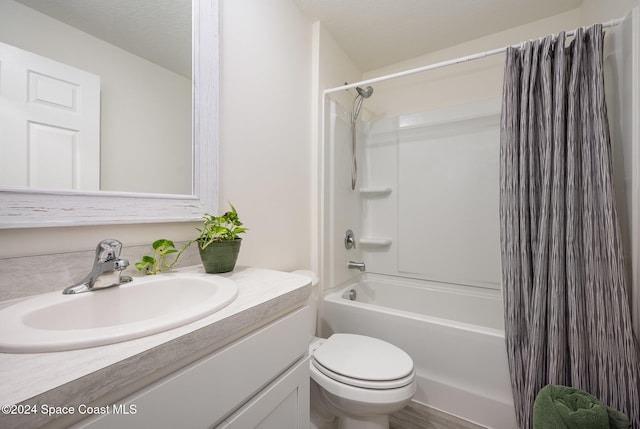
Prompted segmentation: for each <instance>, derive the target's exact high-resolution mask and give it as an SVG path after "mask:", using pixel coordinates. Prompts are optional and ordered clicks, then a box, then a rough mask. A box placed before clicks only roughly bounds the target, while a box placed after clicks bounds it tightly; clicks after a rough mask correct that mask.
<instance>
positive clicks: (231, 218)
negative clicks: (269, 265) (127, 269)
mask: <svg viewBox="0 0 640 429" xmlns="http://www.w3.org/2000/svg"><path fill="white" fill-rule="evenodd" d="M229 206H231V211H228V212H226V213H224V214H223V215H222V216H214V215H211V214H208V213H206V214H205V215H204V216H203V221H202V228H196V229H197V230H198V231H199V232H200V235H199V236H198V238H196V239H194V240H191V241H190V242H188V243H187V244H186V245H185V246H184V247H183V248H182V249H181V250H178V249H176V248H175V245H174V243H173V241H171V240H167V239H164V238H163V239H160V240H156V241H154V242H153V244H152V247H153V251H154V253H153V255H152V256H143V257H142V261H139V262H136V264H135V265H136V268H137V269H138V270H140V271H144V272H145V273H146V274H157V273H159V272H161V271H165V270H169V269H171V268H172V267H173V266H174V265H175V264H176V263H177V262H178V259H179V258H180V255H182V253H183V252H184V251H185V250H186V249H187V247H189V246H190V245H191V244H193V243H198V250H199V252H200V259H201V260H202V265H203V266H204V270H205V271H206V272H207V273H212V274H213V273H226V272H229V271H232V270H233V268H234V267H235V265H236V261H237V259H238V254H239V253H240V244H241V243H242V239H241V238H240V237H239V236H238V235H239V234H243V233H244V232H245V231H247V228H244V227H243V226H242V222H241V221H240V218H239V217H238V212H237V211H236V208H235V207H234V206H233V204H231V203H229ZM173 254H175V259H173V261H170V260H169V259H168V258H167V256H168V255H173Z"/></svg>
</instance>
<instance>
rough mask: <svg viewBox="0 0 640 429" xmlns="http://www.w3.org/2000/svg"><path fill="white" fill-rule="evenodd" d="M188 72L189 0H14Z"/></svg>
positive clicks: (124, 47) (189, 58) (138, 53)
mask: <svg viewBox="0 0 640 429" xmlns="http://www.w3.org/2000/svg"><path fill="white" fill-rule="evenodd" d="M16 1H18V2H19V3H22V4H24V5H26V6H29V7H31V8H33V9H35V10H37V11H39V12H41V13H44V14H46V15H49V16H50V17H52V18H54V19H57V20H58V21H62V22H64V23H65V24H68V25H71V26H73V27H76V28H77V29H79V30H81V31H84V32H85V33H89V34H91V35H93V36H96V37H98V38H100V39H102V40H104V41H106V42H108V43H111V44H112V45H115V46H118V47H120V48H122V49H125V50H127V51H129V52H131V53H133V54H135V55H138V56H140V57H142V58H145V59H147V60H149V61H151V62H153V63H156V64H159V65H161V66H163V67H165V68H167V69H169V70H171V71H174V72H176V73H178V74H181V75H183V76H187V77H191V0H154V1H149V0H16Z"/></svg>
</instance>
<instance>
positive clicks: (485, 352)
mask: <svg viewBox="0 0 640 429" xmlns="http://www.w3.org/2000/svg"><path fill="white" fill-rule="evenodd" d="M321 315H322V316H321V320H320V326H321V333H322V335H323V336H328V335H331V334H332V333H336V332H347V333H354V334H362V335H369V336H372V337H377V338H380V339H383V340H385V341H388V342H390V343H392V344H395V345H397V346H398V347H401V348H402V349H404V350H405V351H406V352H407V353H409V355H411V357H412V358H413V360H414V364H415V367H416V378H417V384H418V390H417V392H416V395H415V397H414V400H415V401H417V402H420V403H423V404H426V405H428V406H430V407H434V408H437V409H439V410H442V411H444V412H447V413H449V414H452V415H455V416H458V417H461V418H463V419H466V420H469V421H472V422H475V423H477V424H480V425H482V426H486V427H490V428H496V429H513V428H517V423H516V419H515V411H514V407H513V398H512V395H511V384H510V381H509V370H508V364H507V355H506V348H505V342H504V325H503V310H502V298H501V296H500V293H499V291H492V290H483V289H479V288H472V287H464V286H458V285H450V284H439V283H431V282H425V281H413V280H403V279H398V278H397V277H389V276H380V275H372V274H366V275H365V276H363V279H362V281H360V282H358V283H353V284H348V285H345V286H342V287H338V288H334V289H331V290H329V291H327V293H326V295H325V296H324V298H323V300H322V310H321Z"/></svg>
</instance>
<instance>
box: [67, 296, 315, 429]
mask: <svg viewBox="0 0 640 429" xmlns="http://www.w3.org/2000/svg"><path fill="white" fill-rule="evenodd" d="M311 317H315V314H314V312H312V311H311V309H310V307H309V306H304V307H302V308H300V309H298V310H295V311H293V312H292V313H289V314H287V315H285V316H283V317H282V318H280V319H278V320H276V321H274V322H272V323H270V324H268V325H266V326H264V327H262V328H260V329H258V330H257V331H254V332H252V333H250V334H248V335H246V336H245V337H242V338H241V339H239V340H237V341H235V342H233V343H231V344H229V345H228V346H225V347H223V348H222V349H220V350H217V351H216V352H214V353H212V354H211V355H208V356H205V357H204V358H202V359H200V360H198V361H196V362H194V363H192V364H190V365H188V366H186V367H185V368H183V369H180V370H178V371H176V372H174V373H173V374H171V375H169V376H167V377H165V378H163V379H161V380H159V381H157V382H155V383H153V384H151V385H150V386H147V387H145V388H143V389H141V390H139V391H138V392H136V393H134V394H132V395H130V396H129V397H127V398H125V399H124V400H122V401H120V402H118V403H116V404H110V405H107V404H96V405H102V406H104V407H105V409H104V412H103V411H102V410H98V411H99V413H100V414H104V415H98V416H96V417H91V418H87V419H86V420H84V421H81V422H80V423H78V424H77V425H75V426H73V428H74V429H81V428H82V429H89V428H90V429H112V428H127V429H147V428H183V429H191V428H193V429H202V428H207V427H215V426H217V425H218V426H219V425H220V424H223V423H224V422H225V421H226V419H227V418H228V417H229V416H231V415H234V413H235V412H236V410H238V409H241V408H242V407H243V406H244V405H246V404H248V403H251V402H253V401H255V400H256V398H259V397H262V396H263V392H264V391H265V388H266V389H269V388H271V387H272V386H273V385H274V380H282V379H284V375H285V374H289V373H290V372H291V371H292V369H291V368H292V366H296V365H298V363H299V362H301V361H304V362H307V361H306V356H307V352H308V349H309V342H310V340H311V338H310V335H309V332H308V329H307V327H308V326H309V321H310V320H311V319H310V318H311ZM305 369H306V370H307V372H306V374H304V375H303V374H302V371H305ZM295 374H296V376H294V377H291V378H292V381H293V383H294V384H298V385H300V386H302V384H303V383H305V382H306V383H307V385H306V387H304V388H295V387H294V386H293V385H292V386H291V388H289V392H290V393H293V394H294V395H295V396H294V397H292V398H290V399H288V400H285V399H286V398H283V400H279V401H277V403H276V404H275V405H273V408H280V411H275V413H276V414H274V416H273V417H272V418H274V419H278V418H281V417H279V416H280V414H279V413H287V412H289V410H290V409H291V407H292V406H293V405H292V404H295V406H298V407H302V406H303V404H308V394H309V393H308V391H309V385H308V383H309V381H308V378H309V374H308V362H307V363H306V366H305V368H302V367H301V369H300V370H299V371H298V372H295ZM302 377H304V378H305V380H302ZM280 389H282V388H279V389H278V390H277V392H280ZM284 389H285V390H286V389H287V388H286V387H284ZM296 389H298V390H296ZM304 395H307V396H306V397H305V396H304ZM285 396H289V394H287V395H285ZM305 398H306V399H305ZM276 399H277V398H276ZM269 400H271V399H268V400H265V402H264V403H263V404H264V405H263V407H264V406H267V404H269V403H270V402H268V401H269ZM303 400H304V401H306V402H300V401H303ZM283 401H284V404H282V407H279V404H280V402H283ZM243 404H244V405H243ZM307 406H308V405H307ZM256 410H258V409H256ZM300 414H303V413H300ZM306 414H307V415H306V417H305V416H302V417H301V418H306V422H307V425H308V422H309V418H308V412H307V413H306ZM282 418H284V417H282ZM235 427H238V428H239V427H241V426H235ZM269 427H273V426H264V428H265V429H266V428H269ZM296 427H297V426H296ZM280 429H288V427H287V426H281V427H280Z"/></svg>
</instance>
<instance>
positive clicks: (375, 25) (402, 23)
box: [293, 0, 582, 72]
mask: <svg viewBox="0 0 640 429" xmlns="http://www.w3.org/2000/svg"><path fill="white" fill-rule="evenodd" d="M293 1H294V3H296V4H297V5H298V7H299V8H300V9H301V10H302V12H303V13H304V14H305V15H306V16H307V17H309V18H310V19H311V20H312V21H318V20H319V21H322V23H323V25H324V26H325V28H326V29H327V30H328V31H329V33H331V35H332V36H333V37H334V38H335V39H336V41H337V42H338V44H339V45H340V46H341V47H342V48H343V49H344V51H345V52H346V53H347V55H348V56H349V57H350V58H351V59H352V60H353V61H354V62H355V64H356V65H357V66H358V67H359V68H360V70H361V71H362V72H367V71H371V70H374V69H377V68H379V67H383V66H386V65H389V64H394V63H397V62H400V61H403V60H407V59H410V58H414V57H417V56H419V55H423V54H426V53H429V52H433V51H436V50H439V49H443V48H446V47H449V46H453V45H456V44H459V43H462V42H465V41H468V40H473V39H477V38H479V37H482V36H486V35H489V34H492V33H496V32H498V31H502V30H506V29H509V28H512V27H516V26H519V25H523V24H526V23H529V22H533V21H536V20H539V19H542V18H546V17H548V16H552V15H556V14H559V13H562V12H566V11H569V10H572V9H575V8H577V7H579V6H580V4H581V3H582V0H293Z"/></svg>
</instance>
